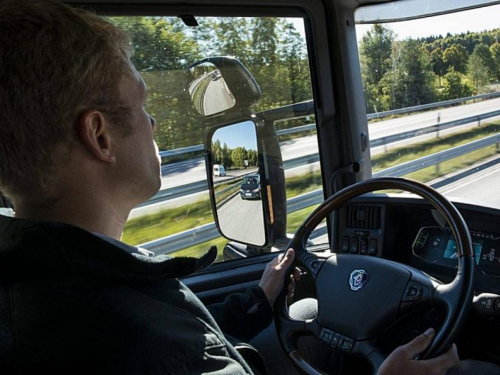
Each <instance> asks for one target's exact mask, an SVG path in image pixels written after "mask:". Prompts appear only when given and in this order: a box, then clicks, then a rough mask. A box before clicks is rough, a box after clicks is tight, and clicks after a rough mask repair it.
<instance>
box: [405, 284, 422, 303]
mask: <svg viewBox="0 0 500 375" xmlns="http://www.w3.org/2000/svg"><path fill="white" fill-rule="evenodd" d="M423 291H424V288H423V287H422V286H421V285H419V284H417V283H414V282H410V283H408V286H407V287H406V290H405V294H404V296H403V302H414V301H418V300H419V299H420V298H421V297H422V293H423Z"/></svg>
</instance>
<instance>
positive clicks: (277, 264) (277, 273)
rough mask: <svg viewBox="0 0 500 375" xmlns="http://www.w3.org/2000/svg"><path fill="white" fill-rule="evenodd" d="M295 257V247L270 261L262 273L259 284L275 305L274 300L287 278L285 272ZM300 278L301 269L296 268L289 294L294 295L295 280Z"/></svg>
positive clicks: (290, 283)
mask: <svg viewBox="0 0 500 375" xmlns="http://www.w3.org/2000/svg"><path fill="white" fill-rule="evenodd" d="M294 259H295V252H294V250H293V249H289V250H288V251H287V252H286V254H280V255H279V256H277V257H276V258H274V259H273V260H272V261H271V262H269V263H268V264H267V266H266V269H265V270H264V273H263V274H262V277H261V279H260V282H259V286H260V287H261V289H262V290H263V291H264V293H265V294H266V297H267V299H268V301H269V303H270V304H271V306H274V302H275V301H276V298H278V295H279V294H280V292H281V290H282V289H283V283H284V279H285V273H286V271H287V270H288V268H289V267H290V266H291V265H292V263H293V261H294ZM299 279H300V271H299V269H298V268H297V269H295V270H294V272H293V273H292V274H291V275H290V282H289V284H288V287H287V294H288V296H293V293H294V289H295V280H299Z"/></svg>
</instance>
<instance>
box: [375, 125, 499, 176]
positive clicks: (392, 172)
mask: <svg viewBox="0 0 500 375" xmlns="http://www.w3.org/2000/svg"><path fill="white" fill-rule="evenodd" d="M497 143H500V134H495V135H492V136H489V137H486V138H483V139H479V140H477V141H473V142H470V143H467V144H465V145H462V146H457V147H453V148H450V149H448V150H445V151H441V152H437V153H435V154H432V155H428V156H424V157H422V158H420V159H416V160H412V161H409V162H407V163H403V164H399V165H396V166H394V167H390V168H387V169H384V170H382V171H379V172H377V173H374V174H373V177H386V176H393V177H401V176H404V175H406V174H409V173H412V172H416V171H419V170H421V169H424V168H427V167H430V166H433V165H436V164H439V163H442V162H445V161H447V160H450V159H454V158H456V157H458V156H462V155H465V154H468V153H470V152H473V151H477V150H479V149H482V148H485V147H488V146H491V145H494V144H497Z"/></svg>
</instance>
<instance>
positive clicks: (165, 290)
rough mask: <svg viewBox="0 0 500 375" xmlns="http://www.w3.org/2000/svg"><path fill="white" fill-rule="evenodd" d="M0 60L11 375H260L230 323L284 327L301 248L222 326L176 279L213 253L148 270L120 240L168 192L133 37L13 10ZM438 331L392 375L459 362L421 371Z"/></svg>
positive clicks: (3, 305)
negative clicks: (289, 278)
mask: <svg viewBox="0 0 500 375" xmlns="http://www.w3.org/2000/svg"><path fill="white" fill-rule="evenodd" d="M0 51H1V52H0V103H1V111H0V160H1V169H0V189H1V190H2V191H4V193H5V194H6V195H7V196H8V197H9V198H11V200H12V201H13V203H14V207H15V208H16V218H7V217H0V275H1V276H0V277H1V279H0V280H1V283H0V286H1V288H0V312H1V314H0V332H1V333H0V365H1V366H0V367H1V368H2V373H13V372H15V373H31V372H35V371H37V372H38V371H40V370H41V369H45V370H48V371H50V372H51V373H59V372H61V373H62V372H65V373H134V374H135V373H152V374H153V373H201V372H218V373H251V372H252V369H251V368H250V366H249V365H248V364H247V363H246V362H245V360H243V358H242V357H241V356H240V354H239V353H238V352H237V351H236V350H235V348H234V347H233V346H232V345H231V344H230V343H229V341H228V339H227V338H226V337H225V336H224V335H223V334H222V331H221V329H220V327H219V326H221V327H222V328H223V329H224V330H225V331H226V333H229V334H233V335H235V336H238V338H239V339H245V340H249V339H250V338H251V337H252V336H254V335H255V334H256V333H257V332H258V331H259V330H261V329H263V328H264V327H265V326H266V325H267V324H269V323H270V320H271V317H272V314H271V306H272V304H273V303H274V300H275V299H276V296H277V295H278V293H279V291H280V290H281V288H282V286H283V281H282V280H283V276H284V271H285V270H286V269H287V268H288V267H289V266H290V265H291V262H292V261H293V256H294V255H293V251H290V252H289V253H288V254H287V256H286V257H285V258H284V259H276V260H274V261H273V262H271V264H270V265H269V266H268V267H267V268H266V271H265V272H264V275H263V276H262V280H261V282H260V286H259V287H254V288H251V289H249V290H248V291H247V293H246V294H242V295H233V296H230V297H229V299H228V301H226V303H224V304H222V305H218V306H216V307H214V308H213V310H212V311H214V313H215V314H216V315H217V316H218V322H217V323H216V321H215V320H214V317H213V316H212V315H211V314H210V313H209V312H208V311H207V309H206V308H205V307H204V306H203V305H202V304H201V302H200V301H199V300H198V299H197V298H196V297H195V296H194V294H193V293H192V292H191V291H189V289H187V288H186V287H185V286H184V285H183V284H182V283H180V282H179V281H178V280H177V278H178V277H182V276H185V275H187V274H189V273H191V272H194V271H196V270H199V269H200V268H202V267H205V266H206V265H208V264H210V263H211V261H213V258H214V255H215V254H214V253H213V251H212V252H209V253H207V255H205V256H204V257H202V258H201V259H191V258H182V259H179V258H177V259H169V258H166V257H163V258H162V257H157V258H148V257H146V256H144V255H142V254H141V253H140V252H139V251H138V249H136V248H134V247H131V246H128V245H126V244H124V243H122V242H120V238H121V235H122V231H123V226H124V223H125V221H126V220H127V217H128V215H129V213H130V211H131V210H132V209H133V208H134V207H135V206H136V205H138V204H139V203H141V202H143V201H145V200H146V199H148V198H150V197H151V196H152V195H154V194H155V193H156V191H157V190H158V189H159V187H160V159H159V157H158V149H157V147H156V144H155V142H154V140H153V132H154V130H155V126H156V124H155V121H154V119H153V118H152V117H151V116H149V114H148V113H147V112H146V111H145V110H144V104H145V100H146V87H145V85H144V82H143V80H142V78H141V77H140V75H139V74H138V73H137V71H136V70H135V68H134V66H133V65H132V63H131V62H130V54H131V51H130V48H129V42H128V39H127V37H126V36H125V35H124V34H123V33H122V32H121V31H120V30H118V29H117V28H115V27H114V26H113V25H111V24H109V23H108V22H106V21H104V20H102V19H100V18H99V17H97V16H95V15H92V14H89V13H85V12H82V11H78V10H74V9H72V8H69V7H67V6H64V5H62V4H59V3H57V2H52V1H48V0H46V1H44V0H26V1H22V2H19V1H18V0H6V1H5V0H4V1H3V2H1V3H0ZM229 319H235V321H232V322H233V323H234V322H236V323H235V324H229ZM241 322H244V323H241ZM234 326H236V327H237V328H236V329H234ZM238 326H240V327H238ZM241 326H243V327H241ZM232 327H233V332H231V329H232ZM432 335H433V332H432V331H429V332H427V333H426V334H424V335H421V336H420V337H418V338H417V339H415V340H414V341H413V342H411V343H410V344H408V345H407V346H405V347H402V348H399V349H398V350H396V351H395V352H394V353H393V354H392V355H391V356H390V357H389V358H388V359H387V360H386V362H385V363H384V365H383V370H381V373H385V374H392V373H399V372H400V370H401V369H403V368H404V369H405V372H406V373H407V374H408V375H410V374H422V373H431V371H433V372H432V373H436V374H441V373H444V372H445V371H446V370H447V369H448V368H450V367H451V366H453V365H454V364H456V363H457V361H458V358H457V354H456V349H455V347H452V348H451V349H450V350H449V351H448V352H447V353H446V354H444V355H442V356H440V357H438V358H436V359H433V360H429V361H414V360H412V358H413V357H414V356H415V355H416V354H418V353H419V352H421V351H422V350H424V349H425V347H426V346H427V345H428V344H429V343H430V341H431V339H432Z"/></svg>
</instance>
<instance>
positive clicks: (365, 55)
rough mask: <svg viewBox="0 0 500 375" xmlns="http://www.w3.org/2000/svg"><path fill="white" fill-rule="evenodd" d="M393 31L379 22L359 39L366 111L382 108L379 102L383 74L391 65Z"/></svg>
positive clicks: (389, 69) (381, 92)
mask: <svg viewBox="0 0 500 375" xmlns="http://www.w3.org/2000/svg"><path fill="white" fill-rule="evenodd" d="M393 43H394V32H393V31H392V30H391V29H389V28H387V27H384V26H382V25H380V24H375V25H373V28H372V29H371V30H369V31H368V32H367V33H366V35H365V36H364V37H363V38H362V39H361V44H360V53H361V63H362V75H363V81H364V86H365V99H366V106H367V111H368V112H378V111H381V110H385V109H388V108H384V106H383V105H382V102H381V97H382V95H383V92H384V90H383V86H382V85H381V84H380V83H381V81H382V79H383V78H384V76H385V75H386V74H387V73H388V72H390V71H391V70H392V67H393V58H392V56H393V53H392V49H393Z"/></svg>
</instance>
